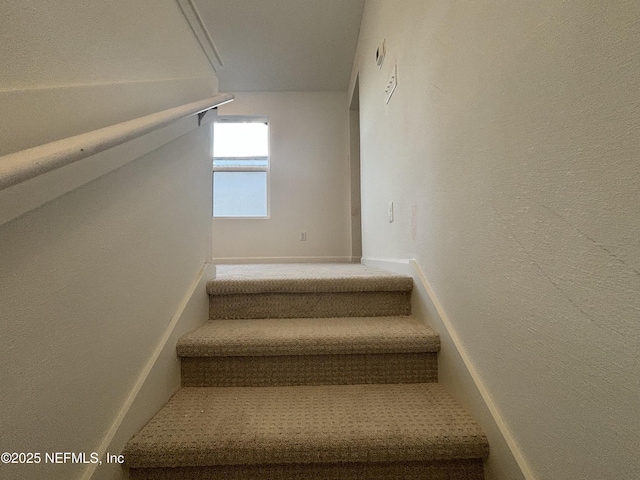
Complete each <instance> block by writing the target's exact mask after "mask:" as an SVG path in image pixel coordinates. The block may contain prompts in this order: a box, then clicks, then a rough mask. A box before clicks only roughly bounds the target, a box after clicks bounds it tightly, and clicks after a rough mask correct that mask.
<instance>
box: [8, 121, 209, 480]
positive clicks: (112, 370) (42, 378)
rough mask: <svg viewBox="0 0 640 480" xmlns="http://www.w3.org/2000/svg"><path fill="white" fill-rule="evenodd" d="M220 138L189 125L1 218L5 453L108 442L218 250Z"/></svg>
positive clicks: (36, 472)
mask: <svg viewBox="0 0 640 480" xmlns="http://www.w3.org/2000/svg"><path fill="white" fill-rule="evenodd" d="M209 142H210V134H209V130H208V129H206V128H201V129H198V130H195V131H192V132H191V133H189V134H187V135H184V136H182V137H180V138H178V139H177V140H174V141H173V142H171V143H168V144H167V145H165V146H164V147H162V148H160V149H158V150H155V151H153V152H151V153H149V154H147V155H145V156H143V157H142V158H140V159H138V160H136V161H134V162H132V163H129V164H128V165H126V166H124V167H122V168H120V169H118V170H115V171H113V172H111V173H109V174H107V175H104V176H102V177H100V178H99V179H97V180H95V181H93V182H90V183H88V184H86V185H84V186H82V187H80V188H78V189H76V190H74V191H72V192H70V193H68V194H66V195H63V196H61V197H59V198H57V199H55V200H53V201H51V202H49V203H47V204H45V205H43V206H41V207H39V208H37V209H35V210H32V211H30V212H28V213H26V214H24V215H22V216H21V217H19V218H17V219H15V220H13V221H11V222H8V223H5V224H4V225H2V226H1V227H0V250H1V251H2V262H0V298H1V299H2V304H1V307H0V315H1V321H0V339H1V340H0V358H2V361H3V368H2V372H1V373H0V384H2V395H1V396H0V410H1V411H2V412H3V415H2V418H3V420H2V429H1V431H0V445H1V449H2V451H9V452H13V451H16V452H55V451H69V452H92V451H97V448H98V446H99V444H100V443H101V442H102V440H103V437H104V435H105V434H106V431H107V429H108V428H109V427H110V426H111V424H112V422H113V421H114V418H115V416H116V414H117V413H118V411H119V409H120V407H121V406H122V404H123V403H124V402H125V399H126V397H127V395H128V394H129V392H130V390H131V388H132V386H133V384H134V382H135V380H136V379H137V377H138V375H139V373H140V371H141V369H142V367H143V366H144V365H145V363H146V361H147V360H148V358H149V357H150V356H151V353H152V352H153V350H154V348H155V347H156V346H157V344H158V342H159V340H160V337H161V336H162V334H163V332H164V330H165V328H166V327H167V325H168V323H169V322H170V320H171V317H172V315H173V314H174V312H175V311H176V308H177V307H178V304H179V302H180V301H181V300H182V297H183V295H184V294H185V293H186V291H187V290H188V288H189V285H190V284H191V282H192V281H193V279H194V277H195V276H196V273H197V272H198V270H199V269H200V268H201V267H202V265H203V263H204V262H205V260H206V258H207V257H208V255H209V253H210V246H211V237H210V220H209V219H210V205H209V201H208V198H209V197H208V192H209V191H210V189H211V176H210V174H209V172H210V168H211V167H210V156H209V155H210V146H209ZM147 413H148V412H147ZM112 453H119V452H112ZM84 468H85V466H84V465H78V464H70V463H69V464H66V465H46V464H44V462H43V463H42V464H40V465H27V466H23V465H1V466H0V472H1V473H0V475H1V476H2V478H7V479H23V478H24V479H29V478H50V479H72V478H77V477H78V475H79V474H80V473H81V471H82V470H83V469H84Z"/></svg>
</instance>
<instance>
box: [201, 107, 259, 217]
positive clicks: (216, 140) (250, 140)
mask: <svg viewBox="0 0 640 480" xmlns="http://www.w3.org/2000/svg"><path fill="white" fill-rule="evenodd" d="M268 174H269V126H268V123H267V119H266V118H238V117H235V118H233V117H221V118H219V119H218V120H216V122H215V123H214V124H213V216H214V217H236V218H237V217H241V218H251V217H253V218H255V217H258V218H265V217H267V216H268V196H267V184H268Z"/></svg>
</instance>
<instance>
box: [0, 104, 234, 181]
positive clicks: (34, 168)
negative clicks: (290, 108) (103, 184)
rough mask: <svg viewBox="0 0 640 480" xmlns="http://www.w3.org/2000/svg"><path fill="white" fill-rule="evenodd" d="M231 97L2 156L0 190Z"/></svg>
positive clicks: (165, 111) (164, 112)
mask: <svg viewBox="0 0 640 480" xmlns="http://www.w3.org/2000/svg"><path fill="white" fill-rule="evenodd" d="M233 98H234V97H233V95H230V94H218V95H214V96H213V97H209V98H207V99H205V100H200V101H197V102H193V103H188V104H186V105H182V106H180V107H175V108H170V109H168V110H163V111H162V112H158V113H153V114H151V115H146V116H144V117H140V118H136V119H134V120H129V121H126V122H122V123H118V124H116V125H111V126H109V127H104V128H100V129H98V130H93V131H91V132H87V133H82V134H80V135H75V136H73V137H68V138H64V139H62V140H57V141H55V142H51V143H46V144H44V145H40V146H37V147H33V148H28V149H26V150H22V151H20V152H16V153H11V154H9V155H5V156H3V157H0V190H4V189H5V188H9V187H12V186H14V185H17V184H19V183H22V182H25V181H27V180H30V179H32V178H35V177H37V176H39V175H42V174H44V173H47V172H50V171H52V170H55V169H57V168H60V167H64V166H65V165H69V164H71V163H74V162H77V161H78V160H82V159H83V158H87V157H90V156H91V155H95V154H96V153H99V152H103V151H104V150H108V149H109V148H113V147H115V146H117V145H120V144H122V143H125V142H128V141H129V140H133V139H134V138H138V137H141V136H142V135H144V134H146V133H149V132H151V131H153V130H156V129H158V128H162V127H165V126H167V125H169V124H171V123H173V122H176V121H178V120H180V119H182V118H185V117H189V116H191V115H196V114H199V113H202V112H206V111H208V110H211V109H212V108H215V107H218V106H220V105H222V104H224V103H227V102H230V101H231V100H233Z"/></svg>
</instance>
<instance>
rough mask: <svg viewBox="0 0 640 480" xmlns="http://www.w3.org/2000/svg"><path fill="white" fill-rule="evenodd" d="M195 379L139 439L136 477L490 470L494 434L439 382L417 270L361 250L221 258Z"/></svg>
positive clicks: (181, 350)
mask: <svg viewBox="0 0 640 480" xmlns="http://www.w3.org/2000/svg"><path fill="white" fill-rule="evenodd" d="M207 290H208V292H209V295H210V318H211V319H213V320H210V321H209V322H207V323H206V324H204V325H203V326H202V327H201V328H199V329H197V330H195V331H193V332H191V333H189V334H187V335H185V336H184V337H183V338H181V339H180V341H179V342H178V346H177V351H178V354H179V355H180V356H181V357H182V376H183V378H182V382H183V388H182V389H181V390H179V391H178V392H177V393H176V395H175V396H174V397H173V398H172V399H171V400H170V401H169V403H168V404H167V405H166V406H165V407H164V408H163V409H162V410H161V411H160V412H159V413H158V414H157V415H156V416H155V417H154V418H153V419H152V420H151V421H150V422H149V423H148V424H147V425H146V426H145V427H144V428H143V429H142V430H141V431H140V432H139V433H138V434H137V435H136V436H135V437H134V438H133V439H132V440H131V441H130V442H129V444H128V445H127V447H126V449H125V455H126V465H127V467H129V468H130V472H131V478H132V479H134V480H136V479H138V480H140V479H145V480H179V479H180V480H204V479H230V480H234V479H237V480H240V479H252V478H255V479H257V478H259V479H262V478H264V479H273V480H276V479H277V480H294V479H295V480H298V479H329V480H330V479H335V480H337V479H343V478H344V479H370V480H382V479H397V478H407V479H419V478H425V479H433V480H481V479H482V478H483V475H482V459H483V458H486V457H487V455H488V451H489V450H488V449H489V447H488V443H487V440H486V437H485V435H484V433H483V432H482V430H481V429H480V427H479V426H478V425H477V424H476V423H475V422H474V421H473V420H472V419H471V418H470V417H469V415H468V414H467V413H465V411H464V410H463V409H462V408H461V407H460V406H459V405H458V404H457V403H456V402H455V401H454V400H453V398H451V397H450V396H449V395H448V394H447V392H446V391H445V390H444V389H443V388H442V387H441V386H440V385H439V384H437V383H436V382H437V352H438V351H439V349H440V342H439V338H438V335H437V333H435V332H433V331H432V330H431V329H429V328H428V327H427V326H426V325H425V324H424V323H423V322H422V321H420V320H417V319H415V318H413V317H411V316H410V313H411V304H410V295H411V290H412V280H411V278H409V277H404V276H400V275H393V274H387V273H385V272H381V271H378V270H375V269H373V268H368V267H363V266H361V265H353V264H321V265H310V264H305V265H242V266H239V265H221V266H219V267H218V269H217V278H216V279H215V280H213V281H210V282H209V283H208V285H207Z"/></svg>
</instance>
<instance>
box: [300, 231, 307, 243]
mask: <svg viewBox="0 0 640 480" xmlns="http://www.w3.org/2000/svg"><path fill="white" fill-rule="evenodd" d="M300 241H301V242H306V241H307V232H300Z"/></svg>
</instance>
